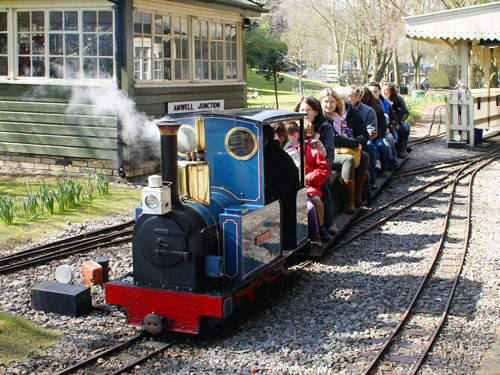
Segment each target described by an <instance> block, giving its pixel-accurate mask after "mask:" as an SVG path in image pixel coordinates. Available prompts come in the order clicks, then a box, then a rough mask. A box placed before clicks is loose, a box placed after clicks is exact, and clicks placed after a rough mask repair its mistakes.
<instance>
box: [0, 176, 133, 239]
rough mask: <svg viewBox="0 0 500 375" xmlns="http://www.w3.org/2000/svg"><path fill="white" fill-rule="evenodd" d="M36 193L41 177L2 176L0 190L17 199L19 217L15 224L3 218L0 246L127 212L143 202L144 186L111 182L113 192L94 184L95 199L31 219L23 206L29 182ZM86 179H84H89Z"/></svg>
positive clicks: (0, 230)
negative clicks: (10, 223)
mask: <svg viewBox="0 0 500 375" xmlns="http://www.w3.org/2000/svg"><path fill="white" fill-rule="evenodd" d="M28 181H29V184H30V186H31V189H32V191H33V193H35V192H38V191H39V186H40V184H41V182H42V181H41V180H39V179H37V178H36V177H30V178H27V177H24V178H14V177H8V176H2V177H1V178H0V194H2V195H3V194H7V195H9V196H11V197H12V198H14V199H15V200H16V206H17V207H18V217H17V218H15V220H14V224H13V225H8V226H7V225H5V224H4V223H3V222H1V221H0V248H12V247H14V246H17V245H19V244H23V243H28V242H30V241H32V240H34V239H37V238H39V237H43V236H47V235H49V234H51V233H54V232H57V231H60V230H63V229H65V228H66V227H67V226H68V222H70V223H82V222H84V221H86V220H94V219H98V218H101V217H106V216H111V215H114V214H123V213H126V212H127V211H129V210H132V209H133V208H134V207H136V206H137V205H139V204H140V202H141V190H140V189H136V188H132V187H126V186H122V185H114V184H110V185H109V190H108V191H109V193H108V194H105V195H98V193H97V188H96V187H95V186H94V193H93V199H92V201H91V202H89V203H81V204H80V205H78V206H76V207H74V208H71V209H69V210H68V211H65V212H63V213H60V212H59V211H58V209H57V203H56V208H55V210H54V214H53V215H49V214H43V215H40V216H38V217H36V218H35V219H33V220H29V221H27V220H26V218H25V217H24V211H23V208H22V205H23V203H22V202H23V199H24V197H25V196H26V194H27V191H28V190H27V182H28ZM44 181H45V184H46V185H49V186H50V187H51V188H53V187H54V186H55V183H56V180H55V179H51V180H49V179H47V180H44ZM85 181H86V180H85V179H82V180H81V183H82V184H84V183H85Z"/></svg>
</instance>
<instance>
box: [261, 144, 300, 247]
mask: <svg viewBox="0 0 500 375" xmlns="http://www.w3.org/2000/svg"><path fill="white" fill-rule="evenodd" d="M299 188H300V181H299V170H298V169H297V167H296V166H295V163H294V161H293V159H292V158H291V157H290V155H288V153H287V152H286V151H285V150H283V149H282V148H281V146H280V143H279V141H277V140H275V141H273V142H269V143H268V144H267V145H266V146H265V147H264V194H265V200H266V203H270V202H272V201H274V200H276V199H279V200H280V201H281V205H282V210H283V237H284V238H283V243H284V247H285V248H286V249H291V248H293V247H295V246H296V242H297V241H296V238H297V232H296V216H297V208H296V206H297V191H298V190H299Z"/></svg>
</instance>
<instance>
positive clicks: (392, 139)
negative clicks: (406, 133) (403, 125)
mask: <svg viewBox="0 0 500 375" xmlns="http://www.w3.org/2000/svg"><path fill="white" fill-rule="evenodd" d="M368 88H369V89H370V91H371V92H372V94H373V96H374V97H375V98H377V99H379V100H380V103H381V104H382V108H383V109H384V113H385V120H386V124H387V130H386V132H385V139H384V142H385V144H386V145H387V147H388V152H387V170H388V171H393V170H394V169H395V168H396V166H397V164H398V162H397V152H396V140H397V138H398V136H397V132H396V129H395V127H394V124H395V122H396V121H397V120H396V114H395V113H394V110H393V109H392V105H391V102H390V101H389V100H387V99H386V98H384V97H383V96H382V93H381V89H380V85H379V84H378V83H377V82H371V83H370V84H369V85H368Z"/></svg>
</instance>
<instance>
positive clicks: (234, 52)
mask: <svg viewBox="0 0 500 375" xmlns="http://www.w3.org/2000/svg"><path fill="white" fill-rule="evenodd" d="M236 46H237V44H236V43H231V47H232V48H231V49H232V51H231V59H233V60H238V52H237V49H236Z"/></svg>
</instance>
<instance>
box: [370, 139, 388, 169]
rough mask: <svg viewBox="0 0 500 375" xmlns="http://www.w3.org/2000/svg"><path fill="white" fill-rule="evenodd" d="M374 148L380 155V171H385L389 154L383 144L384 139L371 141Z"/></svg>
mask: <svg viewBox="0 0 500 375" xmlns="http://www.w3.org/2000/svg"><path fill="white" fill-rule="evenodd" d="M373 143H374V144H375V146H377V149H378V152H379V154H380V163H381V164H382V168H380V170H381V171H382V173H383V172H386V171H387V154H388V152H389V147H387V145H386V144H385V142H384V138H383V137H382V138H377V139H375V140H374V141H373Z"/></svg>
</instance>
